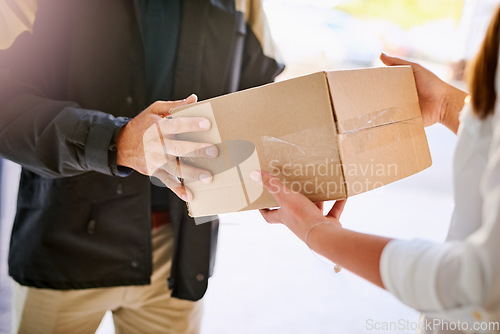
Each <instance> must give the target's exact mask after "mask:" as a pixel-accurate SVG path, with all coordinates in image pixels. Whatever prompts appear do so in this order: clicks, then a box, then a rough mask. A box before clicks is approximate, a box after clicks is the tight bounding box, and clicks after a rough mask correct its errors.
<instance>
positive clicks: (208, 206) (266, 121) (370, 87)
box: [172, 66, 431, 217]
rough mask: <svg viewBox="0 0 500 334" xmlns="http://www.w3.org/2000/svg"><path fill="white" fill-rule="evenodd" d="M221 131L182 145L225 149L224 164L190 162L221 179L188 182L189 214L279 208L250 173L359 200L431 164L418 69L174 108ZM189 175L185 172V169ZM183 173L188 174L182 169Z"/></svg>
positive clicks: (283, 86) (345, 74)
mask: <svg viewBox="0 0 500 334" xmlns="http://www.w3.org/2000/svg"><path fill="white" fill-rule="evenodd" d="M172 114H173V117H179V116H203V117H206V118H208V119H210V120H211V122H212V128H211V129H210V130H209V131H208V132H204V133H187V134H182V135H179V136H178V139H179V140H190V141H199V142H208V143H212V144H216V145H217V146H218V149H219V153H220V154H219V157H218V158H216V159H206V158H182V159H181V160H182V162H183V163H185V164H190V165H195V166H198V167H201V168H203V169H206V170H209V171H211V172H212V173H213V175H214V178H213V182H212V183H210V184H204V183H202V182H200V181H193V182H188V181H187V180H186V182H185V186H186V187H188V188H189V189H190V190H191V192H192V193H193V195H194V196H193V200H192V201H190V202H189V203H188V207H189V211H190V214H191V215H192V216H194V217H201V216H206V215H211V214H219V213H228V212H236V211H243V210H252V209H259V208H267V207H274V206H276V205H277V203H276V202H275V200H274V199H273V197H272V196H271V195H270V194H269V193H268V192H267V191H266V190H265V189H263V188H262V186H260V185H259V184H257V183H256V182H255V181H253V180H252V179H250V176H249V175H250V172H252V171H253V170H255V169H265V170H267V171H269V172H271V173H273V174H274V175H276V176H277V177H279V178H280V180H281V181H282V182H284V183H285V184H286V185H287V186H288V187H289V188H291V189H292V190H295V191H299V192H301V193H303V194H305V195H306V196H307V197H308V198H310V199H311V200H313V201H325V200H335V199H339V198H346V197H348V196H352V195H356V194H359V193H362V192H365V191H368V190H371V189H374V188H377V187H380V186H383V185H385V184H388V183H391V182H394V181H396V180H399V179H402V178H405V177H407V176H409V175H412V174H415V173H417V172H419V171H421V170H423V169H425V168H427V167H429V166H430V165H431V158H430V154H429V148H428V145H427V139H426V136H425V132H424V128H423V124H422V119H421V115H420V108H419V104H418V97H417V92H416V88H415V81H414V77H413V72H412V70H411V68H410V67H406V66H400V67H381V68H367V69H356V70H342V71H329V72H318V73H314V74H310V75H306V76H302V77H298V78H294V79H290V80H286V81H282V82H277V83H272V84H268V85H264V86H260V87H256V88H252V89H248V90H244V91H240V92H236V93H233V94H228V95H224V96H220V97H216V98H213V99H210V100H206V101H202V102H199V103H196V104H194V105H190V106H183V107H179V108H176V109H174V110H173V111H172ZM181 169H182V168H181ZM181 173H182V170H181Z"/></svg>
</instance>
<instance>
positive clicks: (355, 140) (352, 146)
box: [339, 119, 418, 155]
mask: <svg viewBox="0 0 500 334" xmlns="http://www.w3.org/2000/svg"><path fill="white" fill-rule="evenodd" d="M417 121H418V119H410V120H405V121H400V122H392V123H389V124H384V125H381V126H384V127H387V126H393V129H392V131H390V132H387V131H384V132H380V131H378V129H379V128H380V127H381V126H376V127H373V128H368V129H364V130H360V131H353V132H348V133H343V134H340V135H339V138H340V142H341V143H342V144H341V146H342V153H343V154H344V153H348V154H349V155H357V154H362V153H365V152H367V151H373V150H374V149H376V148H381V147H385V146H388V145H394V143H395V142H397V141H402V140H408V139H411V138H412V137H414V133H413V128H414V126H415V123H416V122H417Z"/></svg>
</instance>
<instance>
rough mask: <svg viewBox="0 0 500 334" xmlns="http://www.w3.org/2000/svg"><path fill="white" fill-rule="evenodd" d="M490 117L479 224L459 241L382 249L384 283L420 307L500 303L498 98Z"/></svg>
mask: <svg viewBox="0 0 500 334" xmlns="http://www.w3.org/2000/svg"><path fill="white" fill-rule="evenodd" d="M497 77H498V76H497ZM499 96H500V95H499ZM492 118H493V119H492V120H491V121H492V126H493V137H492V140H491V145H490V150H489V156H488V161H487V165H486V169H485V171H484V173H483V175H482V178H481V183H480V185H479V186H480V192H481V197H482V213H481V215H482V217H481V218H480V219H481V228H480V229H478V230H477V231H476V232H475V233H474V234H472V235H471V236H470V237H468V238H467V239H466V240H463V241H460V242H453V243H446V244H435V243H431V242H427V241H421V240H412V241H391V242H389V243H388V244H387V246H386V247H385V249H384V251H383V252H382V256H381V259H380V274H381V277H382V282H383V283H384V285H385V287H386V288H387V290H389V291H390V292H392V293H393V294H394V295H395V296H396V297H398V298H399V299H400V300H401V301H403V302H404V303H406V304H408V305H410V306H412V307H414V308H416V309H418V310H420V311H425V312H430V311H439V310H445V309H446V310H448V309H451V308H457V307H465V306H477V307H480V308H485V309H498V308H499V307H500V280H499V279H498V277H500V101H499V102H497V104H496V108H495V114H494V116H492Z"/></svg>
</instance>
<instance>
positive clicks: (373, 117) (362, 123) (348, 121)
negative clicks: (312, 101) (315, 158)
mask: <svg viewBox="0 0 500 334" xmlns="http://www.w3.org/2000/svg"><path fill="white" fill-rule="evenodd" d="M412 111H414V112H412ZM417 111H418V113H417ZM398 115H400V116H398ZM401 115H412V116H411V117H408V116H407V117H406V118H401ZM419 115H420V107H419V104H418V102H416V103H408V104H407V105H405V106H403V107H402V106H398V107H390V108H384V109H381V110H377V111H374V112H371V113H365V114H362V115H358V116H354V117H350V118H345V119H343V117H340V116H337V117H338V123H339V127H338V128H339V131H340V132H341V133H351V132H356V131H360V130H363V129H369V128H373V127H376V126H380V125H384V124H389V123H393V122H394V120H397V121H398V122H399V121H404V120H407V119H412V118H414V117H418V116H419Z"/></svg>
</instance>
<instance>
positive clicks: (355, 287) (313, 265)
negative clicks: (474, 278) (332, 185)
mask: <svg viewBox="0 0 500 334" xmlns="http://www.w3.org/2000/svg"><path fill="white" fill-rule="evenodd" d="M22 1H24V0H22ZM22 1H21V0H20V1H19V2H22ZM7 2H8V1H7ZM11 2H12V1H11ZM28 2H30V3H32V2H33V3H34V1H32V0H30V1H27V2H26V4H27V3H28ZM2 3H3V2H0V14H4V15H0V27H1V24H3V23H4V22H3V21H2V19H3V20H6V17H7V16H6V15H5V13H6V11H7V7H5V5H4V4H2ZM498 3H499V0H264V5H265V10H266V12H267V15H268V20H269V24H270V26H271V32H272V34H273V36H274V39H275V41H276V44H277V46H278V49H279V52H280V54H281V57H282V59H283V61H284V62H285V63H286V65H287V68H286V70H285V72H284V73H283V74H282V75H281V76H280V77H279V80H284V79H286V78H291V77H295V76H299V75H304V74H308V73H311V72H316V71H322V70H337V69H345V68H355V67H370V66H382V64H381V63H380V61H379V60H378V56H379V54H380V52H385V53H388V54H390V55H395V56H401V57H405V58H408V59H412V60H415V61H418V62H420V63H422V64H424V65H425V66H426V67H428V68H430V69H431V70H433V71H434V72H435V73H436V74H438V75H439V76H440V77H441V78H442V79H443V80H446V81H449V82H452V83H453V84H455V85H457V86H460V87H461V88H463V89H466V86H465V84H464V82H463V80H462V79H463V69H464V65H465V64H466V62H467V61H468V60H470V59H471V58H472V57H473V56H474V54H475V53H476V51H477V49H478V47H479V44H480V42H481V41H482V37H483V35H484V32H485V29H486V27H487V24H488V23H489V19H490V16H491V14H492V13H493V9H494V8H495V7H496V6H497V5H498ZM30 22H31V17H29V16H28V17H26V18H25V20H24V23H23V24H22V27H20V28H19V29H18V30H22V29H30ZM15 34H16V31H13V32H12V35H15ZM0 37H1V38H0V48H5V47H8V45H10V44H9V43H10V39H11V38H10V36H0ZM426 133H427V137H428V141H429V146H430V149H431V154H432V158H433V165H432V167H430V168H429V169H427V170H425V171H423V172H421V173H419V174H417V175H414V176H412V177H409V178H407V179H405V180H402V181H399V182H397V183H394V184H391V185H388V186H385V187H383V188H381V189H378V190H374V191H371V192H368V193H365V194H361V195H357V196H354V197H352V198H350V199H349V201H348V203H347V206H346V209H345V211H344V214H343V216H342V219H341V222H342V223H343V225H344V226H345V227H346V228H349V229H353V230H357V231H362V232H368V233H375V234H381V235H385V236H390V237H395V238H405V239H411V238H425V239H430V240H435V241H442V240H443V239H444V238H445V237H446V232H447V229H448V224H449V220H450V217H451V211H452V210H453V194H452V191H453V190H452V183H451V181H452V175H451V165H452V158H453V148H454V145H455V136H454V135H453V134H452V133H451V132H449V131H448V130H446V129H445V128H444V127H443V126H440V125H435V126H432V127H429V128H427V129H426ZM2 164H3V168H2V167H1V166H2ZM0 175H1V179H0V181H1V192H0V215H1V225H0V333H4V332H5V333H7V332H8V329H7V328H8V326H9V322H10V321H9V309H10V284H11V283H10V279H9V278H8V276H7V267H6V258H7V251H8V242H9V235H10V229H11V224H12V220H13V214H14V207H15V201H16V192H17V182H18V177H19V167H18V166H17V165H15V164H13V163H11V162H7V161H3V163H0ZM331 205H332V203H330V204H329V205H327V207H330V206H331ZM417 319H418V313H417V312H416V311H414V310H412V309H410V308H408V307H407V306H405V305H403V304H402V303H400V302H399V301H398V300H396V299H395V298H394V297H392V296H391V295H390V294H388V293H386V292H385V291H383V290H381V289H379V288H377V287H375V286H372V285H370V284H369V283H367V282H365V281H364V280H362V279H360V278H357V277H355V276H354V275H352V274H350V273H349V272H347V271H345V270H344V271H342V272H340V273H339V274H335V273H334V272H333V267H332V266H331V265H330V264H328V263H324V262H322V261H321V260H319V259H318V258H317V257H315V256H314V255H313V254H312V253H311V252H310V250H309V249H308V248H307V246H305V245H304V244H303V243H301V242H300V241H299V240H298V239H297V238H296V237H295V236H294V235H293V234H292V233H291V232H289V231H288V230H286V229H285V228H284V227H283V226H275V225H268V224H267V223H265V222H264V220H263V219H262V218H261V217H260V215H259V213H258V212H244V213H236V214H228V215H223V216H222V217H221V228H220V237H219V248H218V257H217V261H216V268H215V274H214V276H213V277H212V278H211V281H210V285H209V289H208V291H207V294H206V297H205V313H204V322H203V329H202V333H203V334H226V333H227V334H235V333H237V334H240V333H241V334H247V333H248V334H250V333H251V334H254V333H260V334H267V333H269V334H271V333H273V334H274V333H287V334H295V333H297V334H299V333H372V332H377V333H381V332H383V331H375V330H374V329H372V328H371V326H370V324H373V323H384V322H385V323H388V322H401V321H402V322H408V323H409V324H410V325H409V328H411V326H412V324H414V325H415V326H416V321H417ZM412 332H414V331H412V330H408V331H401V332H399V333H412ZM98 333H101V334H103V333H104V334H108V333H114V330H113V323H112V320H111V317H110V316H109V315H107V316H106V317H105V318H104V320H103V322H102V324H101V326H100V328H99V330H98ZM385 333H390V331H386V332H385Z"/></svg>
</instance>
